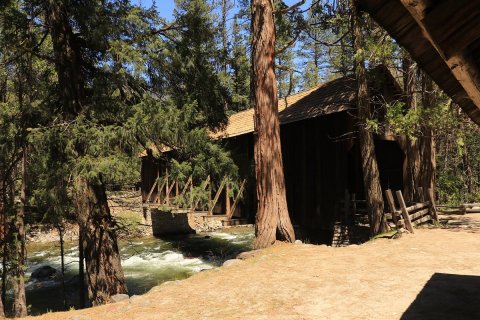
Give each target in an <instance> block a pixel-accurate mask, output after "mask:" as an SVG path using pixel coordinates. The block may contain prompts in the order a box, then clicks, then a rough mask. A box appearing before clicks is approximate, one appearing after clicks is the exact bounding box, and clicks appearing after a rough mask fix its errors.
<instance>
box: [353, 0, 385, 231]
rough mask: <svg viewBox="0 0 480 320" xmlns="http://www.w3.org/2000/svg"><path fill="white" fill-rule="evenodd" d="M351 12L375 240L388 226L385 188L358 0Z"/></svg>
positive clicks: (363, 154) (366, 182) (365, 171)
mask: <svg viewBox="0 0 480 320" xmlns="http://www.w3.org/2000/svg"><path fill="white" fill-rule="evenodd" d="M350 9H351V10H350V11H351V15H352V31H353V38H354V50H355V75H356V78H357V83H358V91H357V103H358V118H359V126H358V131H359V138H360V139H359V140H360V153H361V158H362V171H363V184H364V187H365V197H366V200H367V210H368V213H369V219H370V233H371V235H372V236H375V235H377V234H379V233H382V232H386V231H387V230H388V225H387V222H386V219H385V215H384V211H383V196H382V187H381V185H380V173H379V171H378V164H377V158H376V156H375V144H374V140H373V134H372V132H371V131H370V130H369V129H368V128H367V120H368V119H370V118H371V114H370V97H369V93H368V85H367V77H366V72H365V61H364V47H363V40H362V30H361V21H360V11H359V10H358V7H357V3H356V0H351V1H350Z"/></svg>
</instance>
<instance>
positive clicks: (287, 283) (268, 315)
mask: <svg viewBox="0 0 480 320" xmlns="http://www.w3.org/2000/svg"><path fill="white" fill-rule="evenodd" d="M441 218H442V219H443V221H444V222H446V221H448V222H449V223H448V224H447V227H446V228H442V229H439V228H437V229H418V230H416V231H415V234H413V235H404V236H402V237H401V238H400V239H395V240H390V239H378V240H374V241H370V242H368V243H366V244H363V245H360V246H349V247H343V248H331V247H327V246H314V245H308V244H296V245H286V244H284V245H278V246H274V247H272V248H269V249H266V250H263V251H262V252H260V253H258V254H256V255H255V256H253V257H251V258H249V259H247V260H243V261H240V262H237V263H236V264H233V265H231V266H229V267H225V266H224V267H221V268H218V269H214V270H209V271H203V272H200V273H198V274H196V275H194V276H192V277H191V278H189V279H186V280H183V281H177V282H169V283H165V284H163V285H161V286H159V287H155V288H153V289H152V290H151V291H150V292H149V293H147V294H145V295H144V296H141V297H134V298H131V299H130V300H129V301H122V302H119V303H115V304H109V305H106V306H101V307H97V308H92V309H87V310H80V311H70V312H66V313H51V314H46V315H44V316H41V317H39V319H71V320H87V319H92V320H93V319H102V320H109V319H114V320H120V319H142V320H147V319H480V214H476V215H475V214H470V215H466V216H441Z"/></svg>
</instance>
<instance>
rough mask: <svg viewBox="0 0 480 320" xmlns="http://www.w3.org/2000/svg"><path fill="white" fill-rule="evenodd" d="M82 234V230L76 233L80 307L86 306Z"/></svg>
mask: <svg viewBox="0 0 480 320" xmlns="http://www.w3.org/2000/svg"><path fill="white" fill-rule="evenodd" d="M83 252H84V250H83V236H82V232H79V235H78V277H79V278H80V286H79V289H78V294H79V299H78V301H80V308H81V309H84V308H85V307H86V303H85V296H86V295H85V258H84V256H83Z"/></svg>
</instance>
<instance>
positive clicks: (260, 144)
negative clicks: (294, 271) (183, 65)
mask: <svg viewBox="0 0 480 320" xmlns="http://www.w3.org/2000/svg"><path fill="white" fill-rule="evenodd" d="M251 9H252V29H251V30H252V45H251V50H252V66H251V78H250V87H251V89H250V90H251V105H252V106H253V107H254V111H255V116H254V117H255V118H254V123H255V147H254V153H255V172H256V185H257V214H256V223H255V236H256V239H255V242H254V247H255V248H264V247H268V246H270V245H272V244H273V243H274V242H275V240H276V239H277V237H278V239H279V240H282V241H287V242H293V241H295V234H294V230H293V226H292V223H291V221H290V217H289V215H288V208H287V200H286V194H285V178H284V175H283V164H282V151H281V145H280V124H279V120H278V99H277V83H276V80H275V71H274V64H275V22H274V17H273V9H274V8H273V6H272V2H271V1H269V0H252V6H251Z"/></svg>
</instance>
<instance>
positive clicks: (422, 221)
mask: <svg viewBox="0 0 480 320" xmlns="http://www.w3.org/2000/svg"><path fill="white" fill-rule="evenodd" d="M430 220H432V217H431V216H430V215H428V216H424V217H423V218H420V219H418V220H417V221H415V225H419V224H421V223H424V222H427V221H430Z"/></svg>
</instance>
